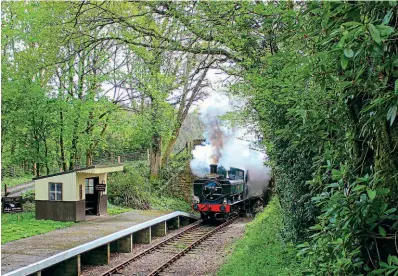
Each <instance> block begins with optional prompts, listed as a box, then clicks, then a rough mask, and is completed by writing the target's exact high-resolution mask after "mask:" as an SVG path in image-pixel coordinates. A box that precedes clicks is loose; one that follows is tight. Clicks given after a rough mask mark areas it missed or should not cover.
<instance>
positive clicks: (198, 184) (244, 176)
mask: <svg viewBox="0 0 398 276" xmlns="http://www.w3.org/2000/svg"><path fill="white" fill-rule="evenodd" d="M267 187H268V181H267V180H266V179H263V180H261V181H251V180H250V177H249V173H248V171H244V170H241V169H238V168H233V167H231V168H230V169H229V170H226V169H225V168H224V167H222V166H220V167H218V165H217V164H212V165H210V173H209V174H207V175H205V177H203V178H199V179H196V180H195V181H194V183H193V193H194V203H193V204H192V208H193V210H194V211H197V212H200V215H201V218H202V220H226V219H228V218H229V217H230V216H232V215H239V214H241V213H244V212H246V213H255V212H256V211H257V210H258V208H260V207H261V206H262V205H263V202H264V196H265V195H266V191H267Z"/></svg>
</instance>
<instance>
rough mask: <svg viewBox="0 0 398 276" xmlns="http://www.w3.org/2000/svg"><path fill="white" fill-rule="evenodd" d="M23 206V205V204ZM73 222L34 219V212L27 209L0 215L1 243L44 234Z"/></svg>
mask: <svg viewBox="0 0 398 276" xmlns="http://www.w3.org/2000/svg"><path fill="white" fill-rule="evenodd" d="M24 208H25V206H24ZM73 224H75V223H74V222H61V221H53V220H36V219H35V212H33V211H27V212H22V213H15V214H2V216H1V244H4V243H7V242H10V241H15V240H19V239H22V238H27V237H31V236H36V235H39V234H44V233H47V232H50V231H53V230H56V229H61V228H65V227H69V226H71V225H73Z"/></svg>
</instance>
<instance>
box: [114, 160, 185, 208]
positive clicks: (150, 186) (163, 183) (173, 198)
mask: <svg viewBox="0 0 398 276" xmlns="http://www.w3.org/2000/svg"><path fill="white" fill-rule="evenodd" d="M187 158H189V156H180V157H179V158H176V159H173V160H172V161H170V162H169V163H168V164H167V166H165V167H164V168H162V170H161V172H160V174H159V178H157V179H155V180H154V179H150V177H149V167H148V165H147V164H146V163H145V162H135V163H131V164H128V165H126V166H125V167H124V171H123V172H119V173H114V174H112V175H110V176H109V177H108V183H109V186H108V198H109V201H110V202H111V203H112V204H115V205H119V206H124V207H128V208H134V209H143V210H147V209H157V210H179V211H187V212H189V211H190V210H191V208H190V206H189V203H188V202H186V201H185V200H184V199H183V195H182V194H181V193H180V191H178V189H176V187H179V185H178V184H179V181H180V177H181V174H182V173H183V172H184V170H185V165H186V160H187Z"/></svg>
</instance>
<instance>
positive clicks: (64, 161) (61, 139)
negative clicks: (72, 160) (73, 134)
mask: <svg viewBox="0 0 398 276" xmlns="http://www.w3.org/2000/svg"><path fill="white" fill-rule="evenodd" d="M59 119H60V124H61V130H60V134H59V146H60V151H61V163H62V170H63V171H66V170H67V169H68V168H67V166H68V165H67V164H66V159H65V145H64V113H63V111H62V109H60V110H59Z"/></svg>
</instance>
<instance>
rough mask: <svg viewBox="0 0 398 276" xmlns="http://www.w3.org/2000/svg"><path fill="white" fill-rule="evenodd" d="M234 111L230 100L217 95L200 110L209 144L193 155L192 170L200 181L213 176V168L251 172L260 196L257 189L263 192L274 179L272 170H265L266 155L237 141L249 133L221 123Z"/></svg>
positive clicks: (197, 149) (251, 179)
mask: <svg viewBox="0 0 398 276" xmlns="http://www.w3.org/2000/svg"><path fill="white" fill-rule="evenodd" d="M232 110H233V108H232V104H231V102H230V99H229V98H228V97H227V96H226V95H224V94H220V93H216V94H213V95H212V96H211V97H210V98H208V99H207V101H206V102H205V103H204V104H203V105H201V106H200V119H201V121H202V122H203V123H204V125H205V126H206V131H205V133H204V134H203V136H204V138H205V139H206V143H205V144H203V145H200V146H196V147H195V149H194V150H193V151H192V154H193V159H192V161H191V169H192V172H193V173H194V174H195V175H197V176H200V177H203V176H204V175H205V174H207V173H209V165H210V164H218V165H222V166H224V167H225V168H226V169H227V170H228V169H229V168H230V167H236V168H240V169H244V170H249V178H250V181H251V182H252V183H254V184H253V188H252V190H251V192H256V191H255V190H256V187H257V186H258V189H262V187H263V186H264V182H266V183H268V181H269V179H270V169H269V168H268V167H266V166H264V160H265V158H266V154H264V153H262V152H259V151H256V150H252V149H250V142H248V141H244V140H240V139H237V137H242V136H247V134H248V131H247V130H246V129H244V128H238V127H234V128H233V127H231V126H229V125H227V124H223V123H222V122H221V120H220V118H219V117H220V116H221V115H224V114H225V113H227V112H229V111H232ZM249 134H250V133H249Z"/></svg>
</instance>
